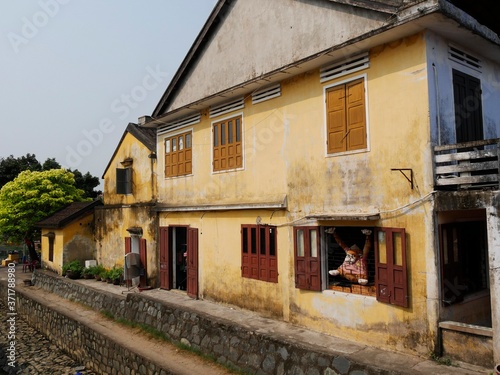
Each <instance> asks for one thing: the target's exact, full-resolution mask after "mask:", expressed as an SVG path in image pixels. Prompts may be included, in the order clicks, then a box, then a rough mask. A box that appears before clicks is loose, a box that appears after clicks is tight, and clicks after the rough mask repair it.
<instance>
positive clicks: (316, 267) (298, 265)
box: [293, 226, 409, 307]
mask: <svg viewBox="0 0 500 375" xmlns="http://www.w3.org/2000/svg"><path fill="white" fill-rule="evenodd" d="M322 228H324V227H323V226H294V227H293V241H294V243H293V247H294V272H295V288H297V289H302V290H312V291H320V292H321V291H323V290H327V289H326V287H325V285H324V284H325V281H327V280H325V279H323V278H322V274H323V273H324V271H327V270H323V268H324V267H328V261H327V260H328V259H327V257H326V255H325V252H324V251H323V249H322V247H323V244H322V236H324V230H322ZM371 228H372V229H373V234H372V235H373V251H374V252H375V264H374V268H375V270H374V271H375V277H374V279H375V288H376V299H377V301H379V302H384V303H388V304H392V305H397V306H402V307H408V305H409V295H408V275H409V273H408V266H407V251H408V249H407V246H406V230H405V229H404V228H387V227H371ZM300 230H303V231H304V233H305V235H304V241H303V242H304V245H305V246H304V255H303V256H301V255H299V254H298V246H297V243H298V242H297V241H298V231H300ZM312 230H315V231H316V233H317V234H316V242H317V249H316V251H317V256H316V257H314V256H311V249H310V244H311V236H310V233H311V231H312ZM381 232H383V233H385V235H386V238H387V237H388V234H391V237H390V238H391V242H390V244H388V245H386V247H385V249H387V251H386V254H385V255H386V258H385V259H386V262H385V263H383V262H380V252H381V248H380V246H379V241H378V236H379V233H381ZM394 233H399V234H400V238H401V241H400V244H401V252H400V258H401V265H397V264H395V263H394V258H395V257H394V248H395V246H394V236H392V235H393V234H394ZM386 243H387V241H386ZM306 245H309V248H308V247H307V246H306ZM389 250H390V251H392V252H391V253H389ZM323 256H324V257H325V258H326V259H322V257H323ZM383 272H384V273H383ZM384 275H385V276H387V275H393V276H390V277H388V276H387V277H386V278H385V279H384V278H383V277H382V276H384ZM394 275H396V278H398V280H397V281H399V282H394V278H395V277H394ZM383 288H385V290H383ZM389 289H390V293H389V294H387V291H388V290H389ZM394 296H396V297H394Z"/></svg>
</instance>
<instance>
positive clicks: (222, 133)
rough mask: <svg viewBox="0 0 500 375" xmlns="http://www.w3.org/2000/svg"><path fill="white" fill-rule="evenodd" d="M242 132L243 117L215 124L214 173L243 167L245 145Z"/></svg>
mask: <svg viewBox="0 0 500 375" xmlns="http://www.w3.org/2000/svg"><path fill="white" fill-rule="evenodd" d="M241 131H242V123H241V116H238V117H233V118H231V119H227V120H224V121H221V122H219V123H216V124H214V126H213V138H214V145H213V168H214V171H222V170H226V169H234V168H240V167H242V166H243V143H242V133H241Z"/></svg>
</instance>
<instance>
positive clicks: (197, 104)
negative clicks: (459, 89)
mask: <svg viewBox="0 0 500 375" xmlns="http://www.w3.org/2000/svg"><path fill="white" fill-rule="evenodd" d="M238 1H241V0H219V1H218V2H217V4H216V5H215V7H214V9H213V11H212V13H211V14H210V16H209V18H208V20H207V21H206V23H205V25H204V26H203V28H202V30H201V31H200V33H199V34H198V37H197V38H196V40H195V42H194V43H193V45H192V46H191V48H190V50H189V51H188V53H187V55H186V57H185V58H184V60H183V62H182V63H181V65H180V67H179V69H178V70H177V72H176V74H175V75H174V77H173V79H172V81H171V82H170V84H169V86H168V87H167V89H166V91H165V93H164V94H163V96H162V97H161V99H160V101H159V102H158V104H157V106H156V108H155V109H154V111H153V113H152V121H149V122H147V123H146V124H145V126H149V127H157V126H160V125H163V124H166V123H168V122H169V121H172V120H175V119H176V118H182V117H184V116H190V115H192V114H193V111H196V110H200V109H201V108H206V107H207V106H210V105H214V104H216V102H217V100H218V101H219V103H220V101H221V100H222V98H231V97H237V96H239V95H246V92H251V91H252V89H255V88H256V87H257V86H258V85H259V84H260V85H262V82H265V81H268V82H273V81H279V78H280V77H281V76H285V74H283V73H284V71H286V70H287V69H289V68H291V67H293V68H294V72H295V73H297V74H298V73H300V72H301V71H307V69H312V68H315V67H317V66H321V64H324V63H325V62H326V57H327V56H328V55H329V56H332V55H333V53H334V52H336V51H338V50H339V49H344V50H346V51H347V53H348V52H349V48H348V47H349V46H350V45H354V44H355V43H357V44H360V45H361V44H362V47H363V48H370V46H374V45H375V44H370V42H366V41H369V40H372V41H373V42H372V43H386V42H389V41H390V38H391V37H394V34H393V35H392V36H391V37H389V36H386V37H384V36H383V34H384V33H385V32H387V31H390V30H393V29H398V30H399V29H401V30H400V31H399V34H400V35H401V36H404V35H411V33H416V32H418V31H419V30H424V29H426V28H430V29H433V28H435V30H437V31H439V32H441V31H442V30H443V29H445V28H446V27H451V26H450V25H451V24H442V22H443V20H444V19H449V20H452V21H453V22H455V24H453V27H455V29H456V30H460V29H461V30H462V32H463V30H468V31H469V32H472V34H473V35H475V36H479V37H481V38H483V41H484V43H483V42H481V43H480V44H481V45H480V46H479V45H478V44H477V39H472V38H470V40H468V43H469V44H470V45H473V46H477V48H482V50H485V51H486V52H485V53H486V56H487V57H489V58H494V59H500V54H499V53H497V51H491V48H488V43H494V44H496V45H500V39H499V38H498V35H497V34H496V33H495V32H493V31H492V30H491V29H489V28H488V27H486V26H490V27H492V28H495V26H494V25H495V24H496V23H495V22H491V16H487V15H486V13H487V12H484V6H485V5H484V4H486V2H485V0H478V1H477V2H474V3H475V4H476V3H477V4H480V5H475V6H474V5H471V4H470V2H467V1H464V0H449V1H445V0H384V1H383V0H321V1H323V2H325V3H330V4H332V3H336V4H339V5H342V6H346V7H347V6H349V7H353V9H356V8H361V9H359V12H358V13H359V14H365V15H366V14H368V13H371V14H372V15H373V16H370V17H371V18H373V19H382V18H381V17H380V16H377V14H378V15H380V14H382V15H383V16H384V17H383V22H381V23H379V24H378V26H374V27H373V29H372V30H371V31H369V32H365V33H364V34H362V35H359V36H358V37H354V38H352V39H350V40H346V41H344V42H342V43H340V44H337V45H332V46H331V47H330V48H329V49H326V50H318V51H317V53H316V54H314V55H310V56H307V57H301V58H296V59H295V60H293V61H290V62H289V64H288V65H283V66H281V67H279V68H275V67H273V68H272V69H270V70H269V71H267V72H264V71H260V72H259V73H258V74H256V76H255V77H253V78H252V79H248V77H246V78H243V79H241V82H235V84H233V85H232V86H231V87H219V90H218V91H214V93H213V94H210V95H209V96H204V97H202V98H197V97H193V101H192V102H190V103H182V104H180V106H176V105H172V103H173V102H174V100H175V98H176V96H178V95H179V94H178V93H179V92H180V91H181V90H183V86H184V85H185V84H186V82H187V80H188V79H189V77H190V75H191V73H192V72H193V70H195V69H197V64H198V62H199V60H200V59H201V58H202V56H203V54H204V53H205V51H206V49H207V48H208V46H209V45H210V44H211V42H212V40H213V39H214V37H215V35H216V34H217V32H218V31H219V30H220V28H221V25H223V24H224V22H225V21H226V18H227V17H228V15H229V14H231V12H232V9H233V8H234V6H235V4H236V3H237V2H238ZM321 1H316V2H315V3H320V2H321ZM297 2H301V3H307V0H300V1H297ZM271 4H273V3H271ZM481 4H482V6H483V8H481ZM316 5H317V4H316ZM312 6H313V2H311V7H312ZM311 9H313V8H311ZM482 10H483V11H482ZM367 12H368V13H367ZM467 12H470V14H469V13H467ZM490 13H492V12H490ZM493 13H494V12H493ZM436 14H439V15H441V16H443V18H436V17H434V18H432V17H431V16H432V15H436ZM478 15H482V17H478ZM249 17H250V15H249ZM473 17H476V18H477V19H476V18H473ZM478 20H479V22H478ZM413 21H416V22H413ZM332 22H333V21H332ZM249 24H251V23H249ZM408 24H411V25H410V26H408ZM485 25H486V26H485ZM359 26H361V25H352V26H351V27H352V28H356V27H359ZM455 29H454V30H455ZM273 43H279V41H278V40H274V41H273ZM488 50H489V51H490V52H488ZM295 55H296V53H294V56H295ZM330 61H331V57H330ZM207 74H209V73H207ZM280 74H281V76H280ZM242 76H243V72H242ZM245 90H246V92H245ZM248 90H250V91H248ZM226 100H227V99H226Z"/></svg>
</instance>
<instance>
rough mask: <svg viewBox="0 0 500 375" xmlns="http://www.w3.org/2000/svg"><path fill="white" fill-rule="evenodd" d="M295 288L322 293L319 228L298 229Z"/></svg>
mask: <svg viewBox="0 0 500 375" xmlns="http://www.w3.org/2000/svg"><path fill="white" fill-rule="evenodd" d="M294 247H295V287H296V288H298V289H306V290H316V291H321V267H320V265H321V259H320V247H319V228H318V227H296V228H295V230H294Z"/></svg>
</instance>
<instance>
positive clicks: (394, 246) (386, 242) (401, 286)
mask: <svg viewBox="0 0 500 375" xmlns="http://www.w3.org/2000/svg"><path fill="white" fill-rule="evenodd" d="M375 238H376V240H375V286H376V295H377V300H378V301H380V302H385V303H390V304H393V305H398V306H402V307H408V302H409V301H408V300H409V296H408V280H407V278H408V274H407V267H406V233H405V230H404V229H400V228H379V229H377V231H376V233H375Z"/></svg>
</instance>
